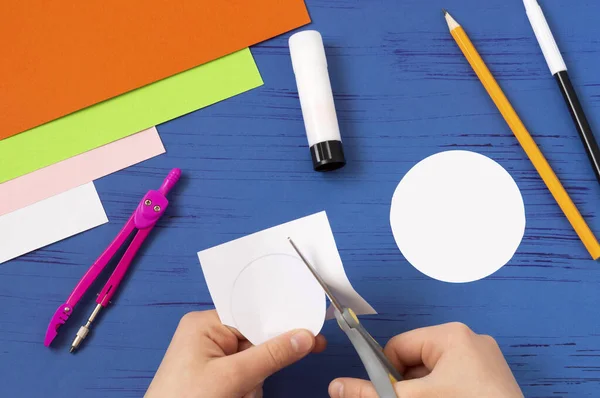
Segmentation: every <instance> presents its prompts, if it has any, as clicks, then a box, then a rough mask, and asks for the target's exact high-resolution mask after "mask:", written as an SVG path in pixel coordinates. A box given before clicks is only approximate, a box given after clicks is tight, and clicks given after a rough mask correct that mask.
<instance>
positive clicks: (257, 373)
mask: <svg viewBox="0 0 600 398" xmlns="http://www.w3.org/2000/svg"><path fill="white" fill-rule="evenodd" d="M314 346H315V337H314V336H313V335H312V334H311V333H310V332H309V331H308V330H295V331H291V332H288V333H285V334H283V335H281V336H278V337H275V338H273V339H271V340H269V341H267V342H266V343H263V344H261V345H258V346H255V347H250V348H248V349H247V350H245V351H242V352H240V353H237V354H235V355H231V356H229V357H227V358H223V361H225V362H226V365H228V366H230V367H231V368H232V369H233V370H234V371H239V373H240V374H243V375H244V377H243V378H240V379H238V381H240V383H241V385H240V387H241V388H242V389H244V390H246V391H248V390H251V389H252V388H253V387H254V386H256V385H257V384H259V383H261V382H263V381H264V380H265V379H266V378H267V377H269V376H271V375H272V374H273V373H275V372H277V371H279V370H281V369H283V368H285V367H286V366H289V365H291V364H293V363H294V362H297V361H299V360H300V359H302V358H304V357H305V356H307V355H308V354H309V353H310V352H311V351H312V350H313V347H314Z"/></svg>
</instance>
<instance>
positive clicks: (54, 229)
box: [0, 182, 108, 264]
mask: <svg viewBox="0 0 600 398" xmlns="http://www.w3.org/2000/svg"><path fill="white" fill-rule="evenodd" d="M0 200H2V198H0ZM106 222H108V219H107V218H106V213H105V212H104V208H103V207H102V203H101V202H100V198H99V197H98V193H97V192H96V187H94V183H93V182H90V183H87V184H85V185H81V186H79V187H77V188H73V189H71V190H69V191H66V192H63V193H61V194H58V195H55V196H52V197H50V198H48V199H44V200H42V201H40V202H37V203H34V204H32V205H30V206H27V207H24V208H22V209H19V210H16V211H13V212H11V213H8V214H5V215H3V216H0V264H1V263H3V262H6V261H8V260H11V259H13V258H15V257H18V256H21V255H23V254H25V253H29V252H31V251H33V250H36V249H39V248H41V247H44V246H47V245H49V244H51V243H54V242H58V241H60V240H62V239H65V238H68V237H70V236H73V235H75V234H78V233H80V232H83V231H86V230H88V229H91V228H94V227H97V226H99V225H102V224H104V223H106Z"/></svg>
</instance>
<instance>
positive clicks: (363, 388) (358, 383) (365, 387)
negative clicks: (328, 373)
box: [329, 378, 379, 398]
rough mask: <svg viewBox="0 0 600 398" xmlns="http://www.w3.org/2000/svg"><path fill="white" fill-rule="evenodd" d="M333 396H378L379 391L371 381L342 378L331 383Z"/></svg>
mask: <svg viewBox="0 0 600 398" xmlns="http://www.w3.org/2000/svg"><path fill="white" fill-rule="evenodd" d="M329 396H330V397H331V398H378V397H379V395H377V391H375V387H373V384H372V383H371V382H370V381H366V380H360V379H350V378H341V379H335V380H334V381H332V382H331V384H329Z"/></svg>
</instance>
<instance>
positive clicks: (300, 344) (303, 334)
mask: <svg viewBox="0 0 600 398" xmlns="http://www.w3.org/2000/svg"><path fill="white" fill-rule="evenodd" d="M290 342H291V344H292V348H293V349H294V351H296V352H302V353H304V352H308V351H309V350H310V349H311V348H312V345H313V336H312V335H311V334H310V333H309V332H308V331H306V330H300V331H298V332H296V333H294V334H293V335H292V338H291V339H290Z"/></svg>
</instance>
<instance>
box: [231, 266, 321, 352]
mask: <svg viewBox="0 0 600 398" xmlns="http://www.w3.org/2000/svg"><path fill="white" fill-rule="evenodd" d="M325 304H326V303H325V292H324V291H323V288H322V287H321V285H319V283H318V282H317V280H316V279H315V277H314V276H313V275H312V274H311V273H310V271H309V270H308V268H306V265H305V264H304V263H303V262H302V260H300V259H299V258H296V257H293V256H289V255H286V254H272V255H268V256H264V257H260V258H258V259H256V260H254V261H253V262H251V263H250V264H248V265H247V266H246V268H244V270H243V271H242V272H241V273H240V275H239V276H238V277H237V279H236V281H235V284H234V286H233V292H232V298H231V313H232V315H233V318H234V320H235V324H236V327H237V329H238V330H239V331H240V333H242V334H243V335H244V337H246V338H247V339H248V340H249V341H250V342H251V343H252V344H255V345H257V344H262V343H264V342H265V341H267V340H269V339H271V338H273V337H275V336H279V335H281V334H283V333H285V332H288V331H290V330H293V329H308V330H310V331H311V332H312V333H313V334H314V335H315V336H316V335H317V334H318V333H319V332H320V331H321V328H322V327H323V323H324V322H325V310H326V306H325Z"/></svg>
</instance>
